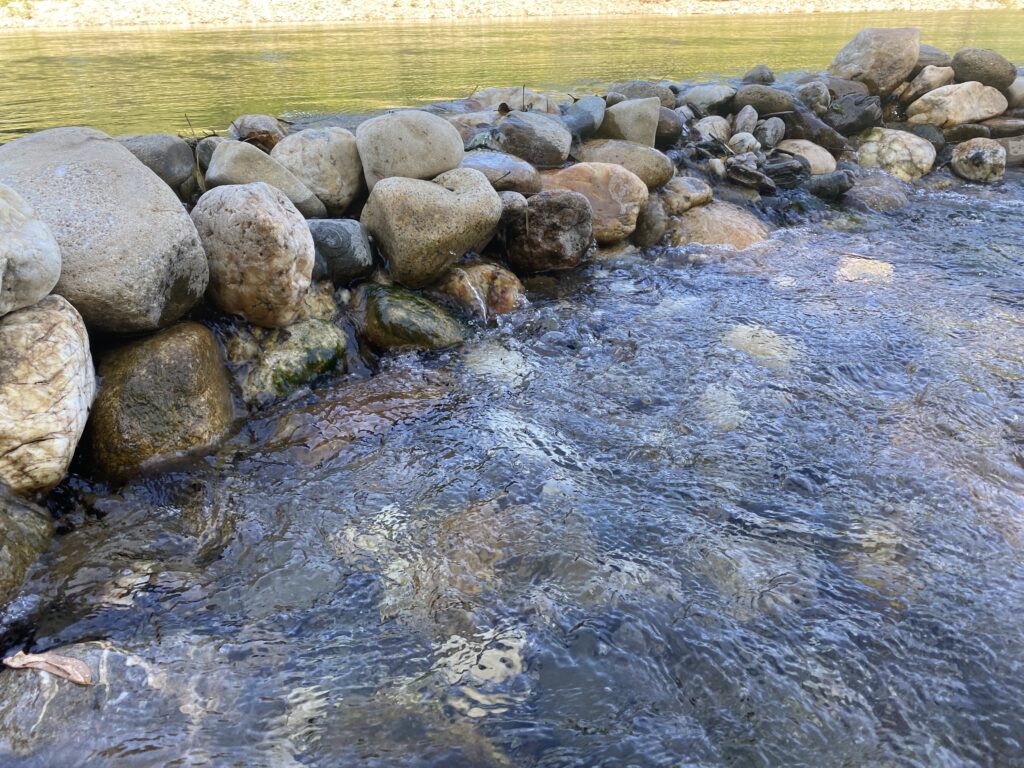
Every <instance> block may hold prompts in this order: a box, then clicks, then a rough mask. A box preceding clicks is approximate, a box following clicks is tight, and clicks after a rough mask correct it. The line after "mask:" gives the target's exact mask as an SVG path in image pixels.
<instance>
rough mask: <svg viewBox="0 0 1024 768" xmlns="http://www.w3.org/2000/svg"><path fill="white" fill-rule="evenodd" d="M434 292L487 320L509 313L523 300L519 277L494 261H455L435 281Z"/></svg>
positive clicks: (524, 299)
mask: <svg viewBox="0 0 1024 768" xmlns="http://www.w3.org/2000/svg"><path fill="white" fill-rule="evenodd" d="M437 291H438V292H439V293H441V294H443V295H444V296H445V297H446V298H447V299H449V300H451V301H452V302H454V303H455V304H456V305H458V307H459V308H460V309H462V310H463V311H464V312H466V313H467V314H469V315H472V316H474V317H476V318H477V319H479V320H482V321H484V322H488V321H490V320H493V319H494V318H495V317H496V316H497V315H504V314H508V313H509V312H512V311H513V310H515V309H517V308H518V307H520V306H522V304H523V303H524V302H525V301H526V295H525V289H524V288H523V284H522V283H521V282H519V278H518V277H516V276H515V275H514V274H512V273H511V272H509V271H508V270H507V269H505V268H504V267H501V266H498V265H497V264H489V263H487V262H480V263H477V264H456V265H455V266H454V267H452V268H451V269H450V270H448V274H446V275H445V276H444V277H442V278H441V280H440V281H439V282H438V284H437Z"/></svg>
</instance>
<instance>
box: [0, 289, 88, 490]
mask: <svg viewBox="0 0 1024 768" xmlns="http://www.w3.org/2000/svg"><path fill="white" fill-rule="evenodd" d="M0 350H3V354H2V355H0V483H3V484H4V485H7V486H9V487H10V488H11V489H13V490H14V491H16V492H18V493H33V492H36V491H47V490H49V489H50V488H52V487H53V486H55V485H56V484H57V483H59V482H60V481H61V479H62V478H63V477H64V473H65V472H67V468H68V465H69V464H70V463H71V457H72V456H73V455H74V452H75V447H76V446H77V445H78V441H79V439H80V438H81V437H82V431H83V430H84V429H85V421H86V418H87V417H88V415H89V408H90V406H91V405H92V400H93V395H94V394H95V392H96V375H95V373H94V371H93V366H92V357H91V356H90V354H89V336H88V334H87V333H86V330H85V325H84V324H83V323H82V318H81V316H80V315H79V314H78V312H76V311H75V308H74V307H72V306H71V304H69V303H68V301H67V300H66V299H64V298H63V297H62V296H47V297H46V298H44V299H43V300H41V301H39V302H37V303H35V304H33V305H31V306H29V307H25V308H24V309H19V310H17V311H15V312H11V313H10V314H8V315H4V317H2V318H0Z"/></svg>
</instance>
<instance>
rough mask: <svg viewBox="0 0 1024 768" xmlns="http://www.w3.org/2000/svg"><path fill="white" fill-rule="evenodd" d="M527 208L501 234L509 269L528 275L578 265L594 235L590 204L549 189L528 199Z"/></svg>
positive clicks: (576, 194) (567, 192)
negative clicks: (503, 238) (524, 212)
mask: <svg viewBox="0 0 1024 768" xmlns="http://www.w3.org/2000/svg"><path fill="white" fill-rule="evenodd" d="M527 206H528V207H527V211H526V214H525V215H523V216H521V217H519V218H517V219H516V220H514V221H513V222H511V223H510V225H509V226H508V228H507V229H506V231H505V242H506V245H507V256H506V258H507V259H508V264H509V266H510V267H512V269H514V270H515V271H516V272H519V273H531V272H547V271H550V270H557V269H572V268H573V267H575V266H576V265H578V264H579V263H580V262H581V261H582V260H583V257H584V256H585V255H586V253H587V249H588V248H589V247H590V241H591V240H592V239H593V234H594V231H593V221H592V216H593V214H592V212H591V208H590V201H589V200H588V199H587V198H586V197H584V196H583V195H581V194H580V193H578V192H571V191H569V190H564V189H552V190H548V191H546V192H541V193H539V194H537V195H534V196H533V197H531V198H530V199H529V201H528V203H527Z"/></svg>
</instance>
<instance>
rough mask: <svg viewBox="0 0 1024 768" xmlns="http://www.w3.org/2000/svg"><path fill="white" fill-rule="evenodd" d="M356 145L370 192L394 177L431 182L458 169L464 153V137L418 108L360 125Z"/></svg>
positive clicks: (439, 119) (389, 114)
mask: <svg viewBox="0 0 1024 768" xmlns="http://www.w3.org/2000/svg"><path fill="white" fill-rule="evenodd" d="M356 145H357V147H358V149H359V157H360V160H361V161H362V164H363V174H364V176H365V178H366V185H367V187H368V188H369V189H370V190H371V191H372V190H373V188H374V187H375V186H376V185H377V182H379V181H380V180H381V179H387V178H391V177H392V176H401V177H405V178H409V179H432V178H434V177H435V176H437V175H438V174H440V173H444V172H445V171H450V170H452V169H453V168H456V167H458V165H459V162H461V160H462V153H463V146H462V136H460V135H459V132H458V131H457V130H455V127H454V126H452V124H451V123H449V122H448V121H447V120H445V119H444V118H441V117H438V116H437V115H432V114H430V113H429V112H423V111H421V110H416V109H409V110H401V111H398V112H389V113H387V114H385V115H381V116H380V117H374V118H372V119H370V120H367V121H366V122H364V123H360V124H359V127H358V128H357V129H356Z"/></svg>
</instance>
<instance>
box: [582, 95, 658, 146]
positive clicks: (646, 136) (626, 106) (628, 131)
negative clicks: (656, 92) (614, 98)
mask: <svg viewBox="0 0 1024 768" xmlns="http://www.w3.org/2000/svg"><path fill="white" fill-rule="evenodd" d="M660 117H661V102H660V101H659V100H658V99H656V98H653V97H652V98H649V99H629V100H627V101H623V102H621V103H620V104H616V105H615V106H614V107H609V108H608V109H606V110H605V113H604V121H603V122H602V123H601V129H600V130H599V131H598V132H597V135H598V137H600V138H602V139H623V140H624V141H632V142H635V143H637V144H644V145H646V146H648V147H653V146H654V140H655V137H656V136H657V134H658V120H659V118H660Z"/></svg>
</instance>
